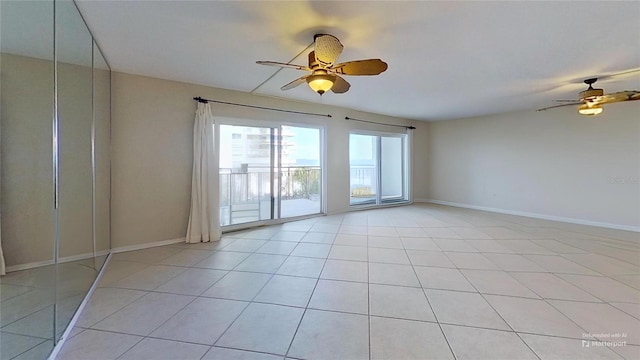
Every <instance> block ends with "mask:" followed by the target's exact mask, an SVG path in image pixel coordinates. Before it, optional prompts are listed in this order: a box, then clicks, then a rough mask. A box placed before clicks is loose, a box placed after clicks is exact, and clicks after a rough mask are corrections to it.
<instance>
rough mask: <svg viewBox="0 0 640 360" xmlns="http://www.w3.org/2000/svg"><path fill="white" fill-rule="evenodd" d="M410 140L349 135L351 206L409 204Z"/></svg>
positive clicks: (390, 136)
mask: <svg viewBox="0 0 640 360" xmlns="http://www.w3.org/2000/svg"><path fill="white" fill-rule="evenodd" d="M406 143H407V137H406V135H404V134H397V135H395V134H392V135H387V134H379V135H375V134H374V135H368V134H358V133H351V134H349V166H350V171H351V176H350V184H351V196H350V201H349V203H350V205H363V204H371V205H379V204H384V203H393V202H405V201H408V199H409V197H408V192H407V188H408V183H407V144H406Z"/></svg>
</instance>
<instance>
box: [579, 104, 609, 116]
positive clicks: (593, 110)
mask: <svg viewBox="0 0 640 360" xmlns="http://www.w3.org/2000/svg"><path fill="white" fill-rule="evenodd" d="M603 111H604V109H603V108H602V106H600V105H591V106H589V105H588V104H584V105H581V106H580V107H578V112H579V113H580V114H581V115H587V116H595V115H598V114H601V113H602V112H603Z"/></svg>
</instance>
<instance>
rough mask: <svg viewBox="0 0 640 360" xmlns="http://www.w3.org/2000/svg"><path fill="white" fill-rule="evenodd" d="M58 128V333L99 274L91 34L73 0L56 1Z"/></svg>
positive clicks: (57, 336)
mask: <svg viewBox="0 0 640 360" xmlns="http://www.w3.org/2000/svg"><path fill="white" fill-rule="evenodd" d="M55 6H56V9H55V17H56V60H57V62H56V65H57V95H58V96H57V99H58V102H57V105H58V107H57V109H58V129H59V138H60V141H59V143H58V146H59V164H58V166H59V168H58V171H59V185H58V194H59V197H58V201H59V202H58V204H59V206H58V256H59V257H58V269H57V270H58V271H57V287H58V289H57V298H56V338H60V336H61V335H62V333H63V332H64V330H65V328H66V327H67V324H68V323H69V321H70V320H71V318H72V317H73V315H74V313H75V311H76V309H77V308H78V306H79V305H80V303H81V302H82V300H83V299H84V296H85V294H86V293H87V292H88V290H89V288H90V287H91V285H92V283H93V281H94V280H95V278H96V276H97V271H96V270H95V267H94V260H93V257H94V252H95V249H94V241H93V192H92V189H93V164H92V123H93V113H92V92H93V84H92V82H93V71H92V65H93V64H92V63H93V61H92V58H93V39H92V37H91V33H90V32H89V30H88V29H87V27H86V25H85V23H84V20H83V19H82V17H81V16H80V13H79V11H78V9H77V8H76V5H75V3H74V2H73V1H56V2H55Z"/></svg>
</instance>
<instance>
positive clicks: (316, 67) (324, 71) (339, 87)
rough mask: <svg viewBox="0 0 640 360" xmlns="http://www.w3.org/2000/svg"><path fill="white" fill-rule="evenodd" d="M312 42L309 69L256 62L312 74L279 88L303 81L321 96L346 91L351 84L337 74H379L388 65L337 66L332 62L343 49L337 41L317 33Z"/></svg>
mask: <svg viewBox="0 0 640 360" xmlns="http://www.w3.org/2000/svg"><path fill="white" fill-rule="evenodd" d="M313 41H314V49H313V51H311V52H310V53H309V65H308V66H302V65H296V64H286V63H279V62H275V61H256V63H258V64H260V65H270V66H279V67H285V68H291V69H296V70H304V71H310V72H311V74H309V75H305V76H303V77H300V78H298V79H296V80H293V81H292V82H290V83H288V84H286V85H284V86H283V87H281V88H280V89H281V90H289V89H293V88H295V87H296V86H298V85H300V84H302V83H304V82H306V83H307V84H309V87H311V89H313V91H315V92H317V93H318V94H320V95H322V94H324V93H325V92H327V91H329V90H331V91H333V92H334V93H336V94H342V93H345V92H347V91H348V90H349V88H350V87H351V85H350V84H349V83H348V82H347V81H346V80H345V79H343V78H342V77H341V76H340V75H378V74H380V73H382V72H384V71H385V70H387V63H385V62H384V61H382V60H380V59H367V60H356V61H347V62H343V63H339V64H336V63H335V62H336V60H338V56H340V54H341V53H342V49H343V48H344V46H343V45H342V44H341V43H340V40H338V38H337V37H335V36H333V35H329V34H316V35H315V36H314V37H313Z"/></svg>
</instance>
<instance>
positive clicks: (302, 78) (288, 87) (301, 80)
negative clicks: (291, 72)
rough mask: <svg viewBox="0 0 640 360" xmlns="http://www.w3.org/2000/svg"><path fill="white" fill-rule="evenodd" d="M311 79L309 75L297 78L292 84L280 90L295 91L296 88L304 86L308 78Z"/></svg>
mask: <svg viewBox="0 0 640 360" xmlns="http://www.w3.org/2000/svg"><path fill="white" fill-rule="evenodd" d="M308 77H309V75H305V76H303V77H300V78H297V79H295V80H293V81H292V82H290V83H288V84H287V85H285V86H283V87H281V88H280V90H290V89H293V88H294V87H296V86H298V85H300V84H304V83H305V82H306V81H307V78H308Z"/></svg>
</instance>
